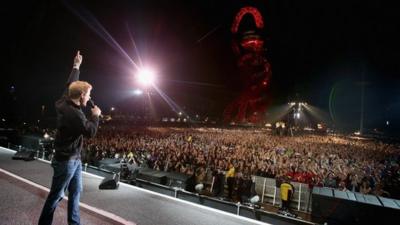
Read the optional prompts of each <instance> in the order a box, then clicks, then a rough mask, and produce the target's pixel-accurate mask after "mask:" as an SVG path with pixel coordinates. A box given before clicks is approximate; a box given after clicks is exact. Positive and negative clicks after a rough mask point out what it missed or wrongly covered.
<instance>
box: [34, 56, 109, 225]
mask: <svg viewBox="0 0 400 225" xmlns="http://www.w3.org/2000/svg"><path fill="white" fill-rule="evenodd" d="M81 63H82V55H80V53H79V51H78V52H77V54H76V56H75V58H74V64H73V69H72V72H71V74H70V76H69V79H68V81H67V89H66V90H65V91H64V94H63V96H62V97H61V98H60V99H59V100H57V102H56V104H55V107H56V111H57V133H56V137H55V141H54V146H55V155H54V158H53V160H52V163H51V166H52V167H53V170H54V174H53V179H52V184H51V188H50V193H49V195H48V197H47V200H46V202H45V204H44V206H43V210H42V213H41V215H40V218H39V225H45V224H46V225H47V224H51V223H52V221H53V215H54V211H55V209H56V207H57V205H58V203H59V202H60V201H61V200H62V198H63V196H64V192H65V191H66V190H68V224H74V225H78V224H80V214H79V199H80V192H81V191H82V176H81V172H82V163H81V151H82V145H83V136H85V137H94V135H95V134H96V132H97V128H98V125H99V116H100V114H101V110H100V109H99V108H98V107H97V106H94V107H93V108H92V109H91V111H92V113H91V114H92V115H91V116H90V117H89V118H86V116H85V114H84V113H83V111H82V107H86V104H87V102H88V101H89V100H90V92H91V90H92V86H91V85H90V84H89V83H87V82H84V81H79V67H80V65H81Z"/></svg>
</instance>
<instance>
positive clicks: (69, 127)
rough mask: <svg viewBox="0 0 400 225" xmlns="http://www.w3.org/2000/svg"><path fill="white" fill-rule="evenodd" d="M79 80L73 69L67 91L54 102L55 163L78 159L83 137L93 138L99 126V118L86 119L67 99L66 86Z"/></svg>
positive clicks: (76, 106)
mask: <svg viewBox="0 0 400 225" xmlns="http://www.w3.org/2000/svg"><path fill="white" fill-rule="evenodd" d="M77 80H79V70H77V69H73V70H72V72H71V74H70V76H69V79H68V81H67V89H66V90H65V91H64V94H63V96H62V97H61V98H60V99H59V100H57V101H56V103H55V107H56V112H57V133H56V137H55V141H54V146H55V155H54V158H55V159H56V160H57V161H65V160H69V159H80V157H81V151H82V145H83V136H85V137H94V135H95V134H96V132H97V128H98V126H99V118H98V117H97V116H91V118H90V119H87V118H86V116H85V114H84V113H83V112H82V109H81V107H80V106H78V105H76V104H75V103H74V102H72V101H71V100H70V99H69V98H68V86H69V84H70V83H72V82H73V81H77Z"/></svg>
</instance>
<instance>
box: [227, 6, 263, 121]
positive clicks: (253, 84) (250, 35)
mask: <svg viewBox="0 0 400 225" xmlns="http://www.w3.org/2000/svg"><path fill="white" fill-rule="evenodd" d="M247 15H250V16H251V17H252V19H253V25H255V26H254V29H253V26H251V27H252V28H244V29H243V26H241V24H242V21H243V18H245V16H247ZM263 29H264V21H263V17H262V15H261V13H260V12H259V10H258V9H257V8H255V7H250V6H247V7H243V8H241V9H240V10H239V12H238V13H237V14H236V17H235V19H234V21H233V23H232V27H231V32H232V34H233V42H232V48H233V51H234V53H235V55H236V57H237V66H238V68H239V73H240V78H241V82H242V88H241V92H240V94H239V95H238V96H237V97H236V99H234V100H233V101H232V102H231V103H230V104H228V105H227V106H226V107H225V110H224V121H225V122H228V123H229V122H236V123H246V122H250V123H258V122H261V119H262V118H263V117H264V113H265V111H266V108H267V100H266V97H265V96H266V92H267V88H268V86H269V79H270V77H271V68H270V67H271V66H270V64H269V62H268V60H267V58H266V57H265V51H266V50H265V47H264V40H263V37H262V36H261V33H262V30H263Z"/></svg>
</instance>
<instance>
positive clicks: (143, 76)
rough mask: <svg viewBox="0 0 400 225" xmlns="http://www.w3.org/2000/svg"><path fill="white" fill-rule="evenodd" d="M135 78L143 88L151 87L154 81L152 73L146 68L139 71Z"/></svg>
mask: <svg viewBox="0 0 400 225" xmlns="http://www.w3.org/2000/svg"><path fill="white" fill-rule="evenodd" d="M136 76H137V80H138V82H139V83H140V84H142V85H145V86H147V85H152V84H153V83H154V80H155V73H154V71H153V70H151V69H148V68H144V69H140V70H139V71H138V73H137V75H136Z"/></svg>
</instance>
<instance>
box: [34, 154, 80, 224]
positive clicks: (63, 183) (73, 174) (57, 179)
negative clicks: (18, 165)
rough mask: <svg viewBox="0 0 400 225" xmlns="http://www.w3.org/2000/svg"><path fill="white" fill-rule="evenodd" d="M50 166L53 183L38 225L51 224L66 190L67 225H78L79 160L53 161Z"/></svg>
mask: <svg viewBox="0 0 400 225" xmlns="http://www.w3.org/2000/svg"><path fill="white" fill-rule="evenodd" d="M51 166H52V167H53V169H54V175H53V181H52V184H51V189H50V193H49V196H48V197H47V200H46V203H45V204H44V206H43V210H42V214H41V215H40V218H39V225H50V224H51V223H52V222H53V215H54V211H55V210H56V208H57V205H58V203H59V202H60V201H61V200H62V198H63V197H64V192H65V191H66V190H68V224H74V225H79V224H80V215H79V199H80V194H81V191H82V175H81V172H82V163H81V160H79V159H78V160H76V159H74V160H68V161H62V162H59V161H56V160H54V159H53V161H52V163H51Z"/></svg>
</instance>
